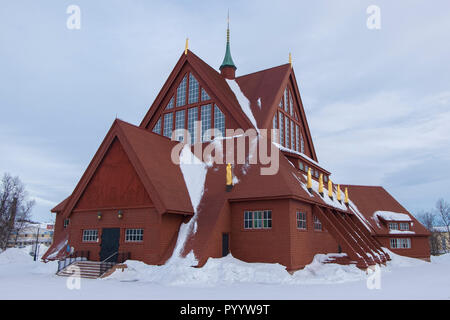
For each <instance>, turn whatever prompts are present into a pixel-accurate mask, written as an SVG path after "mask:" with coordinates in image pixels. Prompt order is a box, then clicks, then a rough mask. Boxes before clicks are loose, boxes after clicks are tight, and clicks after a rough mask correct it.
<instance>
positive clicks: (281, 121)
mask: <svg viewBox="0 0 450 320" xmlns="http://www.w3.org/2000/svg"><path fill="white" fill-rule="evenodd" d="M279 120H280V145H282V146H284V133H283V129H284V124H283V123H284V117H283V114H282V113H281V112H279Z"/></svg>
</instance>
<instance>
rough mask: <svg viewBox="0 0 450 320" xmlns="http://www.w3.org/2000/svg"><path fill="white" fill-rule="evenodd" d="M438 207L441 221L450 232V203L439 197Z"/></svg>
mask: <svg viewBox="0 0 450 320" xmlns="http://www.w3.org/2000/svg"><path fill="white" fill-rule="evenodd" d="M436 209H437V213H438V215H439V220H440V222H441V223H442V224H443V225H444V226H445V227H447V232H448V233H449V234H450V204H449V203H448V202H446V201H444V199H439V200H438V201H437V203H436Z"/></svg>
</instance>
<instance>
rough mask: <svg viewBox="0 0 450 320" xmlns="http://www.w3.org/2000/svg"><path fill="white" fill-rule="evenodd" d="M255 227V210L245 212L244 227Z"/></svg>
mask: <svg viewBox="0 0 450 320" xmlns="http://www.w3.org/2000/svg"><path fill="white" fill-rule="evenodd" d="M252 228H253V212H251V211H245V212H244V229H252Z"/></svg>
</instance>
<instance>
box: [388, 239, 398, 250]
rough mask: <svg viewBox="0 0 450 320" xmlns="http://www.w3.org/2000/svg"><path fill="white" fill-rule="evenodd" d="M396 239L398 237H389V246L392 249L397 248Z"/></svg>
mask: <svg viewBox="0 0 450 320" xmlns="http://www.w3.org/2000/svg"><path fill="white" fill-rule="evenodd" d="M397 240H398V239H390V243H391V248H392V249H397V248H398V243H397Z"/></svg>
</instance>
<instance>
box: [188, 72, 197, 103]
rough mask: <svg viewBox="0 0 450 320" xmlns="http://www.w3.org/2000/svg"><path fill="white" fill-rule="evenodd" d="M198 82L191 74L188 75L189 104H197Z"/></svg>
mask: <svg viewBox="0 0 450 320" xmlns="http://www.w3.org/2000/svg"><path fill="white" fill-rule="evenodd" d="M198 91H199V86H198V81H197V79H195V77H194V76H193V75H192V73H190V74H189V104H191V103H195V102H198Z"/></svg>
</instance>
